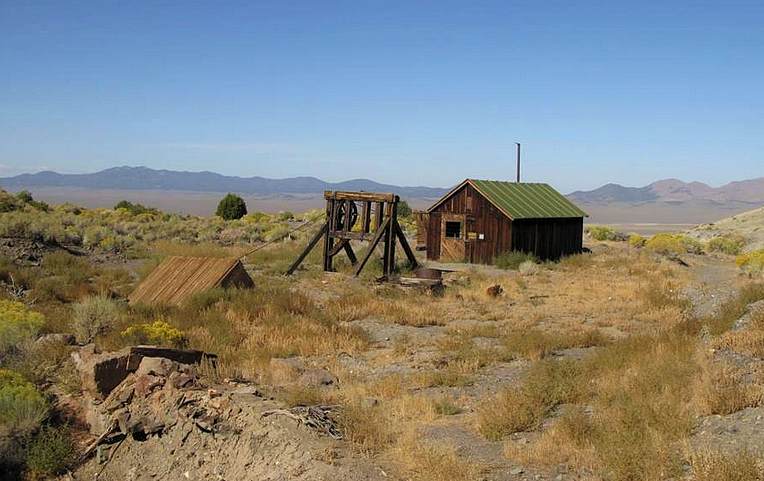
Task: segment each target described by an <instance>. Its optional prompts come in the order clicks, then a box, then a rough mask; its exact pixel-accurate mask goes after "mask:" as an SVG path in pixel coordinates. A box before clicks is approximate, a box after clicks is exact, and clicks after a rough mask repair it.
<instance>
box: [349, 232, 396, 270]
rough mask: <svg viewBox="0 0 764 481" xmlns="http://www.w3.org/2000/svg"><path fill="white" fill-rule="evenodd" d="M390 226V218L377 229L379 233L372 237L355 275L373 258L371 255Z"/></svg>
mask: <svg viewBox="0 0 764 481" xmlns="http://www.w3.org/2000/svg"><path fill="white" fill-rule="evenodd" d="M389 226H390V219H386V220H385V221H384V222H383V223H382V227H381V228H380V229H377V233H376V235H375V236H374V239H372V241H371V244H369V248H368V249H367V250H366V252H365V253H364V255H363V257H362V258H361V261H360V262H359V263H358V265H356V268H355V275H358V274H360V273H361V271H362V270H363V267H364V266H365V265H366V263H367V262H369V259H370V258H371V255H372V254H373V253H374V249H376V248H377V245H378V244H379V241H380V240H382V237H383V236H385V234H386V232H387V231H388V227H389Z"/></svg>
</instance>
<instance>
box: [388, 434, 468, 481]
mask: <svg viewBox="0 0 764 481" xmlns="http://www.w3.org/2000/svg"><path fill="white" fill-rule="evenodd" d="M392 454H393V455H394V458H395V461H396V462H397V463H398V465H399V466H400V467H401V469H402V471H403V472H405V473H406V474H407V475H408V477H409V478H410V479H413V480H416V481H470V480H475V479H478V476H479V474H480V467H479V466H478V465H477V464H476V463H474V462H472V461H470V460H468V459H466V458H464V457H463V456H460V455H459V454H457V452H456V450H455V449H454V448H453V447H451V446H448V445H447V444H443V443H433V442H430V441H422V438H421V436H419V435H417V433H416V432H415V431H414V430H410V431H409V432H407V433H406V434H405V435H404V436H403V437H402V438H401V439H399V440H398V442H397V443H396V447H395V449H394V450H393V453H392Z"/></svg>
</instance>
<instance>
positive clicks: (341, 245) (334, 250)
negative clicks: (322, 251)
mask: <svg viewBox="0 0 764 481" xmlns="http://www.w3.org/2000/svg"><path fill="white" fill-rule="evenodd" d="M348 242H349V241H348V240H347V239H342V240H340V241H339V242H338V243H336V244H334V247H332V250H331V251H329V255H330V256H332V257H334V256H336V255H337V254H339V253H340V251H341V250H342V249H343V248H344V247H345V244H347V243H348Z"/></svg>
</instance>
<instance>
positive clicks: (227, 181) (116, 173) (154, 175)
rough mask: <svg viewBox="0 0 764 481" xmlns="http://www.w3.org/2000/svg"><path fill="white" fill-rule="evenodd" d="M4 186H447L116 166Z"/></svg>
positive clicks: (258, 190) (286, 189)
mask: <svg viewBox="0 0 764 481" xmlns="http://www.w3.org/2000/svg"><path fill="white" fill-rule="evenodd" d="M0 187H3V188H4V189H7V190H19V189H34V188H36V187H66V188H83V189H98V190H162V191H177V192H238V193H241V194H260V195H270V194H317V193H321V192H323V191H324V190H359V191H369V192H395V193H397V194H399V195H401V196H403V197H413V198H437V197H440V196H441V195H443V194H444V193H446V191H447V190H446V189H439V188H434V187H421V186H417V187H401V186H397V185H389V184H381V183H379V182H374V181H373V180H368V179H353V180H347V181H344V182H325V181H323V180H321V179H317V178H315V177H292V178H287V179H268V178H265V177H236V176H227V175H221V174H216V173H214V172H180V171H173V170H155V169H150V168H148V167H114V168H111V169H106V170H102V171H100V172H95V173H92V174H59V173H57V172H51V171H44V172H38V173H36V174H21V175H17V176H14V177H6V178H0Z"/></svg>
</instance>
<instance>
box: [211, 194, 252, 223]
mask: <svg viewBox="0 0 764 481" xmlns="http://www.w3.org/2000/svg"><path fill="white" fill-rule="evenodd" d="M215 215H217V216H218V217H222V218H223V219H225V220H235V219H241V218H242V217H244V216H245V215H247V204H246V203H245V202H244V199H242V198H241V197H239V196H238V195H236V194H231V193H230V192H229V193H228V194H227V195H226V196H225V197H223V198H222V199H221V200H220V203H219V204H218V209H217V211H215Z"/></svg>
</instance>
